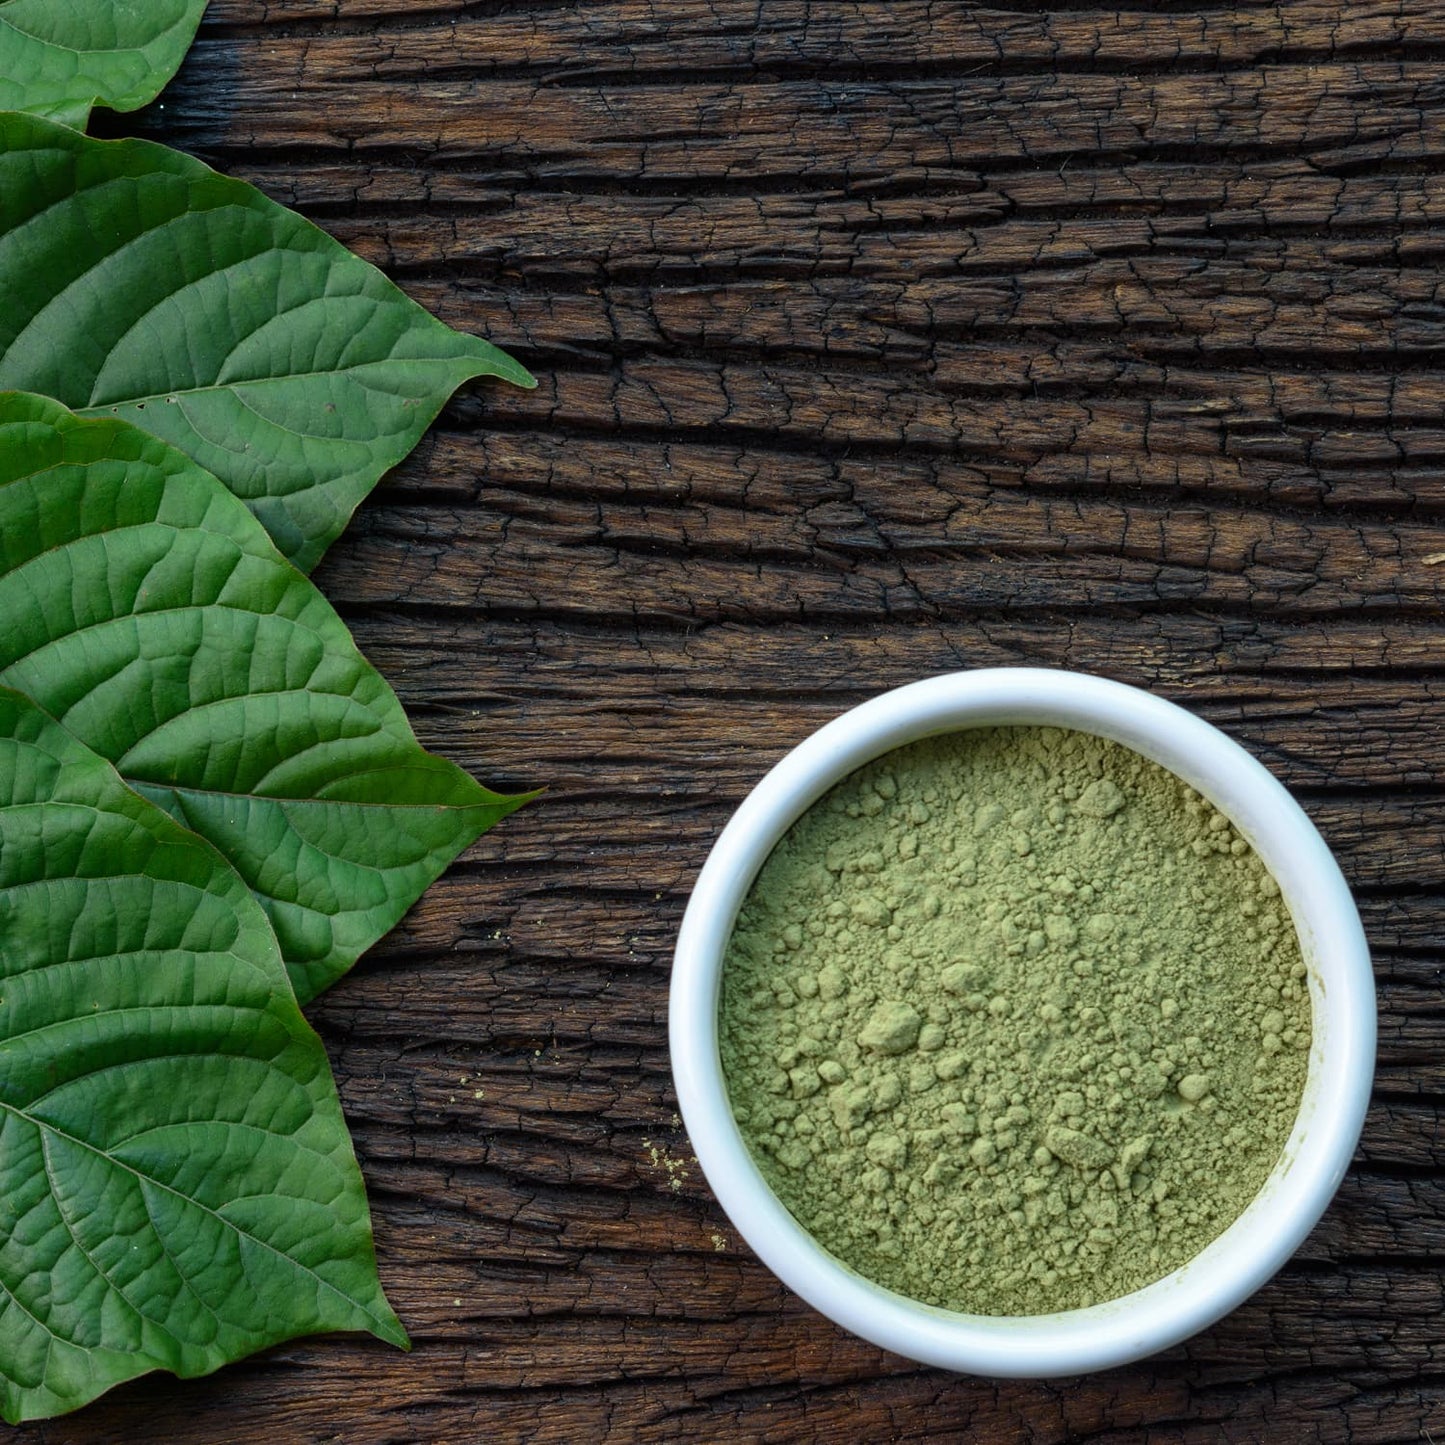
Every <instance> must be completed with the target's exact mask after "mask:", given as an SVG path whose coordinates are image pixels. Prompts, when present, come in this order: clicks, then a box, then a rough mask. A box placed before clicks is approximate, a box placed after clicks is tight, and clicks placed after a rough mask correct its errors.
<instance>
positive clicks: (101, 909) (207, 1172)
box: [0, 689, 406, 1422]
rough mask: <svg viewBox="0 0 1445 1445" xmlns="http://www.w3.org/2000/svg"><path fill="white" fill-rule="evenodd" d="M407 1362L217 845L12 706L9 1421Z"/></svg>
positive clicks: (263, 950) (4, 828)
mask: <svg viewBox="0 0 1445 1445" xmlns="http://www.w3.org/2000/svg"><path fill="white" fill-rule="evenodd" d="M339 1329H346V1330H353V1329H355V1330H370V1331H371V1332H372V1333H373V1334H376V1335H379V1336H380V1337H381V1338H382V1339H384V1340H390V1341H392V1342H394V1343H396V1344H399V1345H405V1344H406V1334H405V1332H404V1331H403V1329H402V1327H401V1324H400V1322H399V1321H398V1320H397V1318H396V1316H395V1315H394V1314H393V1313H392V1311H391V1307H390V1306H389V1305H388V1304H387V1302H386V1298H385V1296H384V1295H383V1294H382V1291H381V1282H380V1281H379V1280H378V1278H377V1275H376V1260H375V1256H374V1253H373V1250H372V1241H371V1224H370V1219H369V1217H368V1215H367V1208H366V1196H365V1193H364V1191H363V1188H362V1182H361V1174H360V1172H359V1170H358V1169H357V1167H356V1159H355V1156H354V1155H353V1153H352V1150H351V1143H350V1140H349V1138H348V1136H347V1133H346V1125H345V1123H344V1122H343V1120H342V1117H341V1106H340V1103H339V1101H338V1099H337V1097H336V1087H335V1085H334V1084H333V1082H332V1078H331V1071H330V1068H329V1067H328V1064H327V1060H326V1054H325V1051H324V1050H323V1049H322V1047H321V1042H320V1040H319V1039H318V1038H317V1037H316V1035H315V1034H313V1033H312V1032H311V1030H310V1029H309V1028H308V1027H307V1025H306V1022H305V1020H304V1019H303V1018H302V1017H301V1013H300V1011H299V1009H298V1008H297V1006H296V1002H295V999H294V998H293V997H292V995H291V991H290V989H289V988H288V987H287V983H286V974H285V971H284V969H283V968H282V965H281V959H280V956H279V955H278V953H277V951H276V943H275V940H274V938H273V937H272V936H271V932H270V930H269V929H268V928H267V926H266V920H265V917H264V916H263V915H262V912H261V910H260V909H259V908H258V907H257V906H256V904H255V902H254V901H253V900H252V898H251V897H250V895H249V894H248V893H247V891H246V889H245V886H244V885H243V884H242V883H241V881H240V879H239V878H237V877H236V875H235V874H234V873H233V872H232V871H231V869H230V868H228V867H227V866H226V864H225V863H224V861H223V860H222V859H221V858H220V857H219V856H218V855H217V854H216V853H215V852H214V851H213V850H212V849H211V848H209V847H207V846H206V845H205V844H204V843H203V842H201V840H200V839H198V838H196V837H195V836H194V835H192V834H190V833H187V832H186V831H185V830H184V829H183V828H180V827H178V826H177V825H176V824H175V823H174V822H173V821H172V820H171V819H170V818H168V817H166V816H165V814H164V813H162V812H161V811H160V809H158V808H156V807H154V806H152V805H151V804H150V803H147V802H146V801H145V800H144V799H143V798H140V797H137V796H136V794H134V793H133V792H131V791H130V790H129V789H128V788H126V787H125V786H124V784H123V783H122V782H121V780H120V778H119V777H118V776H117V774H116V772H115V770H114V769H113V768H112V767H111V766H110V764H109V763H106V762H104V761H103V760H102V759H100V758H98V757H96V756H95V754H94V753H92V752H90V751H89V750H88V749H86V748H84V747H83V746H82V745H81V744H80V743H78V742H77V741H76V740H75V739H74V738H72V737H71V736H70V735H69V734H68V733H67V732H66V731H65V730H64V729H63V728H61V727H60V726H59V725H58V724H57V723H55V722H54V721H53V720H52V719H51V718H49V717H47V716H46V715H45V714H44V713H43V712H41V711H40V710H39V709H38V708H37V707H35V706H34V704H33V703H31V702H29V701H28V700H27V699H25V698H23V697H21V696H20V695H19V694H17V693H14V692H11V691H9V690H8V689H0V1406H3V1414H4V1417H5V1418H6V1419H7V1420H9V1421H11V1422H15V1421H19V1420H22V1419H34V1418H37V1417H40V1416H47V1415H55V1414H59V1413H61V1412H63V1411H66V1410H71V1409H75V1408H76V1407H77V1406H80V1405H83V1404H85V1403H86V1402H87V1401H88V1400H92V1399H94V1398H95V1397H96V1396H97V1395H99V1394H101V1393H102V1392H103V1391H105V1390H108V1389H109V1388H110V1387H111V1386H112V1385H116V1384H118V1383H120V1382H121V1381H122V1380H129V1379H132V1378H134V1377H135V1376H136V1375H140V1374H144V1373H145V1372H146V1371H148V1370H155V1369H164V1370H171V1371H174V1372H175V1373H176V1374H177V1375H183V1376H190V1375H201V1374H206V1373H208V1372H209V1371H211V1370H214V1369H216V1368H217V1367H218V1366H220V1365H223V1364H225V1363H226V1362H227V1361H229V1360H234V1359H238V1358H239V1357H240V1356H242V1355H246V1354H250V1353H251V1352H252V1351H253V1350H259V1349H261V1348H263V1347H264V1346H266V1345H271V1344H275V1343H276V1342H278V1341H280V1340H284V1339H289V1338H291V1337H293V1336H295V1335H302V1334H313V1333H316V1332H317V1331H321V1330H339Z"/></svg>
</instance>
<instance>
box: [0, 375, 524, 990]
mask: <svg viewBox="0 0 1445 1445" xmlns="http://www.w3.org/2000/svg"><path fill="white" fill-rule="evenodd" d="M0 618H3V619H4V625H3V626H0V684H3V685H6V686H9V687H14V688H17V689H19V690H20V691H22V692H24V693H26V694H28V695H29V696H30V697H32V698H34V699H35V700H36V702H38V703H39V704H40V705H41V706H42V707H44V708H45V709H46V711H48V712H49V713H50V714H51V715H52V716H53V717H55V718H57V719H58V720H59V721H60V722H62V723H63V724H64V725H65V726H66V727H67V728H68V729H69V730H70V731H71V732H72V733H73V734H74V735H75V736H76V737H78V738H79V739H80V740H81V741H82V742H84V743H85V744H86V745H87V746H89V747H91V748H94V749H95V751H96V752H98V753H99V754H100V755H101V756H102V757H104V758H107V759H108V760H110V761H111V762H113V763H114V764H115V766H116V767H117V768H118V769H119V771H120V773H121V775H122V776H123V777H124V778H125V780H126V781H127V782H128V783H129V784H130V785H131V786H132V787H133V788H135V789H136V790H137V791H138V792H140V793H143V794H144V795H145V796H146V797H147V798H149V799H150V800H151V801H152V802H154V803H157V804H159V805H160V806H161V807H162V808H164V809H165V810H166V811H167V812H168V813H170V814H171V815H172V816H173V817H175V818H176V819H177V820H178V821H179V822H181V823H184V824H185V825H186V826H187V827H189V828H191V829H193V830H194V831H195V832H197V833H199V834H200V835H201V836H202V837H204V838H205V839H207V840H208V841H209V842H210V843H212V844H214V845H215V847H216V848H218V849H219V850H220V852H221V853H222V854H224V855H225V857H226V858H227V859H228V860H229V861H230V863H231V864H232V865H233V866H234V867H235V868H236V870H237V871H238V872H239V873H240V875H241V876H242V878H244V879H245V881H246V882H247V883H248V884H249V885H250V886H251V888H252V889H253V890H254V891H255V893H256V896H257V897H258V899H259V900H260V902H261V904H262V906H263V908H264V909H265V910H266V913H267V914H268V916H269V917H270V920H271V923H272V926H273V927H274V929H275V931H276V935H277V938H278V939H279V941H280V944H281V951H282V955H283V957H284V958H285V960H286V964H287V967H288V969H289V971H290V974H291V978H292V980H293V982H294V984H295V988H296V995H297V997H298V998H299V999H300V1000H301V1001H302V1002H303V1003H304V1002H306V1001H307V1000H309V999H310V998H312V997H314V996H315V995H316V994H317V993H319V992H320V991H321V990H322V989H323V988H325V987H327V986H328V985H329V984H331V983H332V982H334V981H335V980H336V979H337V978H338V977H340V975H341V974H342V973H344V972H345V971H346V969H348V968H349V967H350V966H351V965H352V963H354V962H355V960H356V958H357V956H358V955H359V954H360V953H361V952H362V950H363V949H365V948H367V947H369V946H370V945H371V944H372V943H374V942H375V941H376V939H377V938H379V937H380V936H381V935H382V934H383V933H385V932H386V931H387V929H389V928H390V927H391V926H392V925H393V924H394V923H395V922H396V921H397V919H399V918H400V917H401V915H402V914H403V913H404V912H405V911H406V910H407V908H409V907H410V906H411V904H412V903H413V902H415V900H416V899H417V897H418V896H419V895H420V894H421V893H422V891H423V890H424V889H425V888H426V887H427V885H428V884H429V883H431V881H432V880H433V879H434V878H435V877H436V875H437V874H438V873H439V872H440V871H441V870H442V869H443V868H444V867H446V865H447V864H448V863H449V862H450V861H451V859H452V858H453V857H454V856H455V855H456V854H457V853H458V852H460V851H461V849H462V848H464V847H465V846H467V844H469V843H471V842H472V841H473V840H474V839H475V838H476V837H477V836H478V835H479V834H480V833H481V832H482V831H483V830H484V829H485V828H487V827H489V826H490V825H491V824H492V823H494V822H496V821H497V820H498V819H499V818H502V817H504V816H505V815H506V814H507V813H510V812H511V811H512V810H513V809H515V808H517V807H518V806H520V805H521V803H523V802H524V801H526V800H525V798H521V797H503V796H500V795H499V794H496V793H492V792H489V791H488V790H487V789H485V788H483V787H481V786H480V785H479V784H478V783H476V782H475V781H474V780H473V779H471V778H470V777H468V776H467V775H466V774H465V773H464V772H462V771H461V769H460V768H458V767H456V766H455V765H454V764H452V763H449V762H446V761H444V760H443V759H441V758H437V757H433V756H431V755H430V754H428V753H426V752H424V751H423V750H422V749H421V747H420V746H419V745H418V743H417V741H416V739H415V737H414V736H413V734H412V731H411V728H410V727H409V726H408V724H407V721H406V716H405V714H404V713H403V712H402V709H401V704H400V703H399V702H398V701H397V699H396V696H395V694H394V693H393V692H392V690H391V689H390V688H389V687H388V686H387V684H386V683H385V681H383V679H382V678H381V676H380V675H379V674H378V673H377V672H376V671H375V669H374V668H372V667H371V666H370V664H368V663H367V661H366V660H365V658H363V657H362V656H361V654H360V653H359V652H358V651H357V650H356V646H355V644H354V643H353V642H352V640H351V634H350V633H349V632H348V631H347V630H346V626H345V624H344V623H343V622H342V621H341V619H340V618H339V617H338V616H337V615H336V613H335V612H334V611H333V610H332V608H331V605H330V604H329V603H328V602H327V601H326V599H325V598H324V597H323V596H322V595H321V593H320V592H318V591H317V590H316V587H315V586H314V584H313V583H311V582H310V581H309V580H308V579H307V578H305V577H303V576H302V575H301V573H299V572H297V571H296V569H295V568H294V567H292V566H290V565H289V564H288V563H287V562H286V561H285V560H284V559H283V558H282V557H281V556H280V555H279V554H278V553H277V551H276V549H275V548H274V547H273V546H272V545H271V542H270V540H269V539H268V538H267V536H266V533H265V531H264V530H263V529H262V528H261V526H260V525H259V524H258V523H257V521H256V519H255V518H254V517H253V516H252V515H251V514H250V513H249V512H248V511H247V510H246V508H245V507H244V506H243V505H242V504H241V503H240V502H239V501H237V500H236V498H235V497H233V496H232V495H231V493H230V492H228V491H227V490H226V489H225V488H224V487H223V486H222V485H221V484H220V483H219V482H218V481H217V480H216V479H215V478H214V477H212V476H210V475H208V474H207V473H206V472H204V471H202V470H201V469H200V468H199V467H197V466H196V465H195V464H194V463H193V462H191V461H189V460H188V459H187V458H186V457H184V456H182V455H181V454H180V453H179V452H177V451H175V450H174V449H172V448H170V447H167V446H165V445H163V444H162V443H160V442H158V441H156V440H155V439H154V438H153V437H150V436H147V435H146V434H145V433H144V432H141V431H138V430H137V429H136V428H135V427H132V426H128V425H126V424H125V423H123V422H115V421H108V420H98V421H87V420H81V419H79V418H77V417H75V416H72V415H71V414H70V413H68V412H67V411H66V410H65V409H64V408H63V407H61V406H59V405H58V404H57V403H55V402H53V401H50V400H48V399H46V398H43V397H35V396H21V395H13V394H12V395H3V394H0Z"/></svg>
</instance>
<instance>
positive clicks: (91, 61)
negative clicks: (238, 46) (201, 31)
mask: <svg viewBox="0 0 1445 1445" xmlns="http://www.w3.org/2000/svg"><path fill="white" fill-rule="evenodd" d="M205 8H206V0H8V3H5V4H0V110H27V111H31V112H33V113H34V114H36V115H45V116H49V117H51V118H52V119H54V120H59V121H64V122H65V123H66V124H67V125H74V126H81V127H83V126H84V125H85V123H86V121H87V120H89V118H90V111H91V107H92V106H95V105H103V106H107V107H108V108H109V109H111V110H137V109H138V108H139V107H141V106H143V105H148V104H149V103H150V102H151V101H152V100H154V99H155V98H156V96H157V95H159V94H160V92H161V89H162V88H163V87H164V86H165V84H166V82H167V81H168V80H170V78H171V77H172V76H173V75H174V74H175V73H176V70H177V69H178V68H179V66H180V63H181V61H182V60H183V59H184V58H185V54H186V51H187V50H189V49H190V45H191V41H192V39H194V37H195V34H196V27H197V26H198V25H199V24H200V21H201V13H202V11H204V10H205Z"/></svg>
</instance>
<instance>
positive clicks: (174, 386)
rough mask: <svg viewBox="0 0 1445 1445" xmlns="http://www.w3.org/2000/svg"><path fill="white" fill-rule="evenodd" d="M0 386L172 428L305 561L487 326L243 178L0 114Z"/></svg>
mask: <svg viewBox="0 0 1445 1445" xmlns="http://www.w3.org/2000/svg"><path fill="white" fill-rule="evenodd" d="M0 296H3V297H4V298H5V304H4V305H3V306H0V390H16V391H31V392H40V393H42V394H44V395H46V396H51V397H54V398H56V399H57V400H58V401H61V402H64V403H65V405H66V406H68V407H70V408H72V409H73V410H75V411H81V412H86V413H89V414H91V415H98V416H100V415H103V416H114V417H117V418H120V419H122V420H125V421H130V422H133V423H135V425H137V426H139V427H141V428H143V429H144V430H146V431H148V432H150V433H152V434H153V435H154V436H157V437H159V438H161V439H162V440H163V441H167V442H169V443H171V444H172V445H173V446H176V447H179V448H180V450H181V451H183V452H185V453H186V454H187V455H188V456H190V457H192V458H193V459H194V460H195V461H197V462H198V463H199V464H200V465H201V466H203V467H205V468H206V469H207V470H208V471H210V472H212V473H213V474H214V475H216V476H218V477H219V478H220V479H221V480H222V481H223V482H224V483H225V484H226V485H227V486H228V487H230V488H231V490H232V491H234V492H235V493H236V495H237V496H239V497H241V498H242V499H243V500H244V501H245V502H246V503H247V505H248V506H250V507H251V509H252V510H253V511H254V512H255V513H256V515H257V516H258V517H259V518H260V519H261V521H262V523H263V524H264V525H265V527H266V529H267V530H268V531H269V532H270V533H271V535H272V537H273V538H274V540H275V541H276V544H277V546H278V547H279V548H280V549H281V551H282V552H283V553H284V554H285V555H286V556H287V557H288V558H290V560H291V561H293V562H294V563H295V564H296V565H297V566H298V567H300V568H301V569H302V570H303V571H309V570H310V568H311V567H313V566H314V565H315V563H316V562H317V560H318V559H319V558H320V557H321V554H322V553H323V552H324V551H325V550H326V548H327V546H328V545H329V544H330V543H331V541H332V540H333V539H334V538H335V537H336V536H337V535H338V534H339V533H340V531H341V530H342V528H343V527H344V526H345V525H346V522H347V519H348V518H349V517H350V516H351V513H352V511H353V510H354V508H355V507H356V505H357V503H358V502H359V501H360V500H361V499H362V498H363V497H364V496H365V495H366V494H367V492H368V491H370V490H371V488H372V487H373V486H374V485H375V483H376V481H377V479H378V478H379V477H380V476H381V474H382V473H383V472H384V471H385V470H386V469H387V468H388V467H390V466H393V465H395V463H397V462H399V461H400V460H401V459H402V458H403V457H404V456H406V455H407V453H408V452H410V451H411V449H412V448H413V447H414V446H415V445H416V443H417V441H418V440H419V439H420V437H421V435H422V433H423V432H424V431H425V430H426V428H427V426H428V425H429V424H430V423H431V421H432V419H433V418H434V417H435V416H436V414H437V412H438V411H439V410H440V409H441V406H442V404H443V403H444V402H445V401H446V399H447V397H448V396H450V395H451V393H452V392H453V391H454V390H455V389H456V387H458V386H459V385H460V384H461V383H462V382H464V381H466V380H468V379H469V378H471V377H478V376H497V377H503V378H505V379H507V380H508V381H512V382H516V383H518V384H519V385H531V384H532V379H531V377H530V376H529V375H528V374H527V372H526V371H525V370H524V369H523V368H522V367H521V366H519V365H518V364H517V363H516V362H515V361H513V360H512V359H511V358H510V357H509V356H507V355H506V354H505V353H503V352H501V351H499V350H498V349H497V348H496V347H495V346H492V345H490V344H489V343H488V342H485V341H482V340H480V339H479V338H477V337H473V336H463V335H461V334H460V333H458V332H455V331H453V330H451V329H450V328H449V327H447V326H444V325H443V324H442V323H441V322H440V321H438V320H436V318H435V317H432V316H430V315H428V314H427V312H425V311H423V310H422V309H421V307H419V306H417V305H416V304H415V303H414V302H412V301H409V300H408V299H407V298H406V297H405V296H403V295H402V293H401V292H400V291H398V290H397V289H396V287H395V286H393V285H392V284H391V282H390V281H388V280H387V279H386V278H385V277H384V276H383V275H382V274H381V272H380V271H378V270H376V269H375V267H373V266H370V265H368V264H367V263H366V262H364V261H361V260H359V259H358V258H357V257H355V256H353V255H352V254H351V253H350V252H349V251H347V250H346V249H345V248H344V247H343V246H341V245H339V244H338V243H337V242H335V241H333V240H332V239H331V238H330V237H329V236H327V235H326V234H325V233H324V232H323V231H320V230H318V229H317V228H316V227H315V226H313V225H311V223H310V222H309V221H305V220H302V218H301V217H300V216H297V215H296V214H294V213H293V212H291V211H288V210H286V209H285V208H284V207H283V206H279V205H277V204H276V203H275V202H274V201H270V200H268V199H267V198H266V197H265V196H263V195H262V194H261V192H260V191H258V190H256V189H255V188H254V187H252V186H248V185H246V184H244V183H243V182H241V181H234V180H230V179H228V178H226V177H224V176H220V175H217V174H216V172H215V171H213V170H211V169H210V168H209V167H207V166H204V165H202V164H201V163H200V162H199V161H196V160H192V159H191V158H190V157H188V156H183V155H180V154H178V153H177V152H175V151H170V150H167V149H166V148H165V147H163V146H157V145H151V144H149V143H147V142H144V141H97V140H92V139H90V138H88V137H86V136H83V135H80V134H78V133H76V132H75V131H72V130H69V129H67V128H66V127H64V126H58V125H54V124H51V123H50V122H48V121H45V120H41V119H39V118H37V117H35V116H27V115H17V114H5V115H0Z"/></svg>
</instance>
